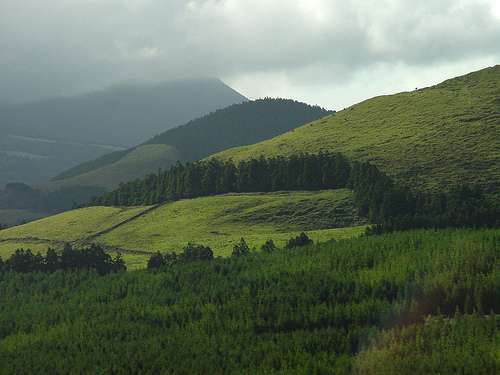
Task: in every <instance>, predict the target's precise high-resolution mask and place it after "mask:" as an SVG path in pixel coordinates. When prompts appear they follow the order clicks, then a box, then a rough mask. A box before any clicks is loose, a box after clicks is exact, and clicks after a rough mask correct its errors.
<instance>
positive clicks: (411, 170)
mask: <svg viewBox="0 0 500 375" xmlns="http://www.w3.org/2000/svg"><path fill="white" fill-rule="evenodd" d="M321 150H328V151H335V152H341V153H343V154H345V155H347V156H348V157H350V158H352V159H355V160H361V161H370V162H372V163H374V164H375V165H376V166H378V167H379V168H381V169H382V170H383V171H385V172H386V173H388V174H390V175H391V176H392V177H394V178H395V179H396V180H397V181H399V182H402V183H403V184H405V185H407V186H409V187H411V188H414V189H416V190H425V191H432V190H439V189H447V187H449V185H450V184H455V183H474V184H478V185H481V186H482V187H483V188H485V189H486V190H487V191H489V192H498V189H499V187H500V65H497V66H494V67H490V68H487V69H483V70H480V71H477V72H473V73H470V74H467V75H465V76H462V77H457V78H454V79H450V80H447V81H445V82H443V83H441V84H438V85H436V86H432V87H429V88H424V89H420V90H416V91H413V92H404V93H400V94H396V95H390V96H380V97H376V98H373V99H369V100H366V101H364V102H362V103H359V104H356V105H354V106H352V107H350V108H347V109H345V110H343V111H340V112H337V113H336V114H335V115H332V116H327V117H325V118H323V119H320V120H317V121H314V122H312V123H310V124H307V125H304V126H302V127H300V128H297V129H294V130H292V131H289V132H288V133H285V134H283V135H280V136H277V137H275V138H273V139H270V140H266V141H263V142H261V143H258V144H255V145H251V146H243V147H239V148H234V149H230V150H226V151H222V152H221V153H218V154H216V155H215V156H214V157H216V158H220V159H233V160H234V161H239V160H244V159H249V158H252V157H258V156H259V155H264V156H267V157H269V156H277V155H292V154H297V153H302V152H309V153H310V152H320V151H321Z"/></svg>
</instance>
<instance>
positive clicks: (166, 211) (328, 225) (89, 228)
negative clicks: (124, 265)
mask: <svg viewBox="0 0 500 375" xmlns="http://www.w3.org/2000/svg"><path fill="white" fill-rule="evenodd" d="M131 218H132V220H131ZM364 224H365V220H364V219H362V218H359V217H358V215H357V213H356V210H355V209H354V206H353V202H352V193H351V192H350V191H349V190H346V189H341V190H331V191H322V192H293V193H287V192H282V193H271V194H259V193H257V194H228V195H221V196H213V197H206V198H199V199H192V200H181V201H177V202H172V203H167V204H165V205H163V206H159V207H157V208H154V207H152V208H150V210H149V211H148V208H147V207H132V208H116V207H90V208H84V209H78V210H73V211H68V212H65V213H62V214H59V215H55V216H51V217H48V218H44V219H42V220H38V221H34V222H31V223H28V224H25V225H21V226H17V227H12V228H9V229H5V230H2V231H0V256H2V257H4V258H5V257H7V256H9V255H10V254H11V253H12V252H13V251H14V250H16V249H18V248H21V247H23V248H28V247H29V248H32V249H34V250H36V251H42V252H43V251H45V250H46V249H47V248H48V247H49V246H52V247H56V248H60V247H61V246H62V244H63V242H74V243H77V244H82V243H89V242H96V243H100V244H103V245H105V246H106V247H109V248H110V250H113V249H120V250H122V251H124V252H125V253H126V254H125V259H126V261H127V262H129V261H131V262H132V264H134V265H135V264H137V263H138V262H139V263H141V264H142V266H144V263H145V261H146V259H147V255H148V253H151V252H154V251H158V250H161V251H163V252H171V251H177V252H179V251H180V250H181V249H182V247H184V246H185V245H186V244H187V243H188V242H189V241H194V242H197V243H201V244H204V245H208V246H211V247H212V248H213V250H214V253H215V254H216V255H224V256H227V255H229V254H230V253H231V250H232V246H233V245H234V244H235V243H236V242H237V241H239V240H240V238H241V237H245V239H247V240H248V243H249V245H251V246H255V247H257V248H260V246H261V245H262V244H263V243H264V242H265V241H266V240H268V239H273V240H274V241H275V242H276V243H277V244H279V245H283V244H284V243H285V242H286V241H287V240H288V239H290V238H291V237H292V236H295V235H297V234H298V233H299V232H301V231H303V230H306V231H308V234H309V235H310V237H311V238H312V239H314V240H315V241H320V240H321V241H324V240H329V239H331V238H345V237H351V236H357V235H359V234H361V233H362V232H363V230H364ZM352 226H355V227H352ZM346 227H348V228H346ZM141 254H142V257H141V256H140V255H141ZM129 265H130V264H129Z"/></svg>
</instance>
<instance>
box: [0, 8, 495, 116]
mask: <svg viewBox="0 0 500 375" xmlns="http://www.w3.org/2000/svg"><path fill="white" fill-rule="evenodd" d="M499 46H500V10H499V6H498V2H497V1H496V0H440V1H438V0H428V1H425V2H423V1H422V2H420V1H411V0H404V1H403V0H399V1H398V0H377V1H374V0H358V1H355V0H350V1H349V0H294V1H290V0H253V1H247V0H196V1H182V0H168V1H165V0H51V1H50V2H48V3H47V2H41V1H39V0H23V1H19V0H0V101H15V100H27V99H35V98H41V97H49V96H57V95H66V94H72V93H77V92H82V91H85V90H89V89H94V88H100V87H103V86H107V85H109V84H112V83H115V82H120V81H129V80H140V81H144V80H146V81H160V80H168V79H177V78H186V77H194V76H218V77H222V78H223V79H225V80H226V81H228V82H229V83H230V84H233V85H234V86H236V88H237V89H239V90H241V91H242V92H243V93H244V94H247V95H249V96H254V97H255V96H263V95H269V96H277V95H281V96H295V97H297V98H298V99H302V100H307V101H310V102H317V103H320V104H322V105H325V106H328V107H335V108H336V107H339V106H342V105H347V104H349V103H352V102H353V101H357V100H361V99H363V98H365V97H368V96H370V94H372V91H373V93H374V94H376V93H377V92H383V91H384V90H389V91H391V90H400V89H405V87H406V85H407V84H408V85H419V86H422V85H424V84H427V83H432V82H433V80H434V79H437V80H440V79H443V78H446V77H448V76H450V75H453V74H455V73H457V74H461V73H465V72H466V71H468V70H473V69H474V68H479V67H482V66H484V65H485V64H492V63H495V62H496V63H498V61H499V60H500V48H499ZM415 76H418V77H419V79H415ZM395 77H397V80H395ZM410 87H411V86H410Z"/></svg>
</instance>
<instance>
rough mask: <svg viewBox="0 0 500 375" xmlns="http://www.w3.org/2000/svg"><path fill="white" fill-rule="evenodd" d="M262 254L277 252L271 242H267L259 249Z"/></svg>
mask: <svg viewBox="0 0 500 375" xmlns="http://www.w3.org/2000/svg"><path fill="white" fill-rule="evenodd" d="M260 249H261V250H262V251H263V252H264V253H272V252H274V251H275V250H277V247H276V245H275V244H274V241H273V240H267V241H266V242H265V243H264V244H263V245H262V246H261V248H260Z"/></svg>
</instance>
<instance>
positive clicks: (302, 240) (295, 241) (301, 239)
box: [285, 232, 313, 250]
mask: <svg viewBox="0 0 500 375" xmlns="http://www.w3.org/2000/svg"><path fill="white" fill-rule="evenodd" d="M312 243H313V241H312V240H311V239H310V238H309V237H308V236H307V234H305V233H304V232H302V233H301V234H299V235H298V236H297V237H294V238H290V239H289V240H288V242H287V243H286V246H285V249H288V250H290V249H294V248H296V247H302V246H308V245H312Z"/></svg>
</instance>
